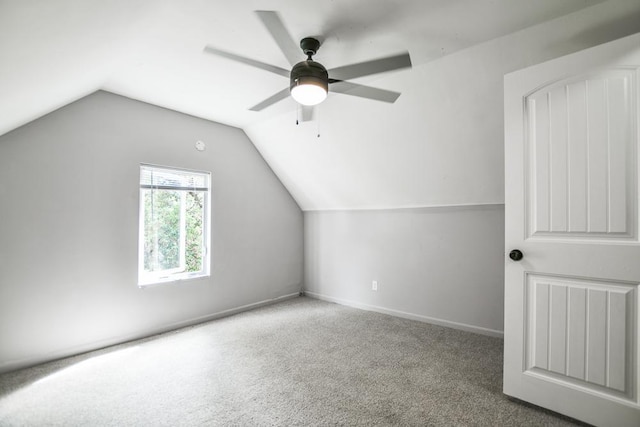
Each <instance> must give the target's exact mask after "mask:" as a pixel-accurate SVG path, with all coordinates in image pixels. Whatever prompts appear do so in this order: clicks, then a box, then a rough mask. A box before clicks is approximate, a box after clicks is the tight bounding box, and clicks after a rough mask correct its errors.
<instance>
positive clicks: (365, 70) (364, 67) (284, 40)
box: [204, 10, 411, 111]
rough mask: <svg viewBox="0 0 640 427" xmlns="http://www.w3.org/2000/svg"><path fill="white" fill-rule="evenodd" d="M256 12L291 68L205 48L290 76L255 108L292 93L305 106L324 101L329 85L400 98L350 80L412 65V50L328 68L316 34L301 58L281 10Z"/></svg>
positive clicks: (305, 42) (364, 95) (383, 98)
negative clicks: (318, 57)
mask: <svg viewBox="0 0 640 427" xmlns="http://www.w3.org/2000/svg"><path fill="white" fill-rule="evenodd" d="M256 14H257V15H258V17H259V18H260V20H261V21H262V23H263V24H264V26H265V27H266V28H267V30H268V31H269V33H271V36H272V37H273V38H274V40H275V41H276V43H277V44H278V46H279V47H280V50H282V53H283V54H284V56H285V57H286V58H287V60H288V61H289V63H290V64H291V65H292V67H293V68H292V69H291V71H289V70H285V69H284V68H280V67H277V66H275V65H270V64H265V63H264V62H260V61H257V60H255V59H251V58H246V57H244V56H240V55H236V54H234V53H230V52H226V51H224V50H220V49H217V48H215V47H213V46H206V47H205V48H204V51H205V52H207V53H211V54H214V55H217V56H221V57H223V58H227V59H231V60H233V61H237V62H241V63H243V64H246V65H250V66H252V67H256V68H260V69H262V70H266V71H269V72H272V73H275V74H278V75H281V76H284V77H288V78H289V87H287V88H285V89H283V90H281V91H279V92H277V93H276V94H274V95H272V96H270V97H269V98H267V99H265V100H264V101H262V102H260V103H258V104H256V105H254V106H253V107H251V108H250V110H251V111H261V110H263V109H265V108H267V107H269V106H271V105H273V104H275V103H276V102H278V101H281V100H283V99H285V98H286V97H287V96H289V94H291V96H292V97H293V99H294V100H296V101H297V102H298V103H299V104H301V105H302V106H303V107H305V106H313V105H317V104H319V103H321V102H322V101H324V99H325V98H326V97H327V93H328V91H329V85H331V91H332V92H337V93H342V94H346V95H353V96H359V97H361V98H368V99H373V100H376V101H383V102H389V103H393V102H395V101H396V99H398V97H399V96H400V93H398V92H392V91H388V90H384V89H378V88H374V87H370V86H364V85H361V84H357V83H351V82H348V81H346V80H347V79H353V78H357V77H363V76H368V75H372V74H377V73H382V72H385V71H393V70H399V69H403V68H410V67H411V57H410V56H409V53H408V52H404V53H401V54H398V55H394V56H389V57H385V58H380V59H374V60H371V61H365V62H360V63H357V64H352V65H346V66H342V67H337V68H332V69H330V70H328V71H327V69H326V68H325V67H324V66H322V64H320V63H319V62H316V61H314V60H313V55H315V54H316V53H317V52H318V49H319V48H320V44H321V43H320V41H319V40H318V39H316V38H314V37H305V38H303V39H302V40H301V41H300V48H301V49H302V52H303V53H304V54H305V55H307V59H306V60H303V61H300V51H299V50H298V47H297V46H296V43H295V42H294V41H293V39H292V37H291V36H290V35H289V32H288V31H287V29H286V27H285V26H284V24H283V23H282V20H281V19H280V16H279V15H278V13H277V12H274V11H266V10H257V11H256Z"/></svg>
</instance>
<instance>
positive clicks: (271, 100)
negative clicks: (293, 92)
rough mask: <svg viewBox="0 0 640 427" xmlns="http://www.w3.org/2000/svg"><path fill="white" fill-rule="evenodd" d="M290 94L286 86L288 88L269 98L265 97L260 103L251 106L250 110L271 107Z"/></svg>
mask: <svg viewBox="0 0 640 427" xmlns="http://www.w3.org/2000/svg"><path fill="white" fill-rule="evenodd" d="M288 96H289V88H288V87H286V88H284V89H282V90H281V91H280V92H278V93H276V94H275V95H272V96H270V97H269V98H267V99H265V100H264V101H262V102H260V103H259V104H256V105H254V106H253V107H251V108H249V110H251V111H261V110H264V109H265V108H267V107H269V106H270V105H273V104H275V103H276V102H278V101H281V100H283V99H285V98H286V97H288Z"/></svg>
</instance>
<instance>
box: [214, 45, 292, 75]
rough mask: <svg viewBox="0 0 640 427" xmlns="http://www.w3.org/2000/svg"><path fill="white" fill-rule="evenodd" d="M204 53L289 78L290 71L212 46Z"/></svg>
mask: <svg viewBox="0 0 640 427" xmlns="http://www.w3.org/2000/svg"><path fill="white" fill-rule="evenodd" d="M204 51H205V52H207V53H211V54H214V55H218V56H221V57H223V58H227V59H231V60H233V61H236V62H241V63H243V64H246V65H250V66H252V67H256V68H260V69H261V70H266V71H270V72H272V73H275V74H278V75H280V76H284V77H287V78H289V70H285V69H284V68H280V67H276V66H275V65H270V64H265V63H264V62H260V61H256V60H255V59H251V58H245V57H244V56H240V55H236V54H235V53H231V52H225V51H224V50H220V49H216V48H215V47H212V46H205V48H204Z"/></svg>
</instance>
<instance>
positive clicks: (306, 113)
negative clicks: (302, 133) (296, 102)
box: [300, 105, 316, 122]
mask: <svg viewBox="0 0 640 427" xmlns="http://www.w3.org/2000/svg"><path fill="white" fill-rule="evenodd" d="M315 111H316V110H315V108H314V107H313V105H301V106H300V121H301V122H310V121H311V120H313V116H314V115H315Z"/></svg>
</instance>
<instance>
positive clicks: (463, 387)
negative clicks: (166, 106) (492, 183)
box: [0, 297, 584, 426]
mask: <svg viewBox="0 0 640 427" xmlns="http://www.w3.org/2000/svg"><path fill="white" fill-rule="evenodd" d="M501 390H502V340H500V339H498V338H492V337H487V336H482V335H476V334H473V333H469V332H463V331H459V330H454V329H449V328H445V327H441V326H435V325H430V324H426V323H421V322H417V321H412V320H406V319H401V318H396V317H392V316H387V315H384V314H379V313H374V312H368V311H363V310H358V309H354V308H350V307H345V306H341V305H337V304H332V303H327V302H323V301H319V300H315V299H311V298H308V297H301V298H295V299H292V300H288V301H285V302H282V303H279V304H275V305H271V306H268V307H263V308H260V309H256V310H253V311H249V312H245V313H241V314H237V315H234V316H230V317H227V318H223V319H218V320H214V321H211V322H208V323H204V324H200V325H196V326H192V327H189V328H184V329H181V330H178V331H174V332H170V333H166V334H162V335H157V336H154V337H151V338H147V339H144V340H140V341H135V342H131V343H127V344H122V345H118V346H114V347H109V348H106V349H103V350H99V351H95V352H91V353H87V354H83V355H79V356H75V357H70V358H67V359H62V360H58V361H55V362H50V363H46V364H43V365H40V366H36V367H32V368H28V369H23V370H20V371H15V372H10V373H6V374H4V375H2V376H0V425H1V426H326V425H345V426H375V425H389V426H391V425H399V426H569V425H584V424H580V423H577V422H575V421H573V420H570V419H568V418H565V417H561V416H559V415H556V414H553V413H551V412H549V411H545V410H543V409H539V408H536V407H533V406H531V405H526V404H523V403H521V402H517V401H513V400H510V399H508V398H507V397H505V396H504V395H503V394H502V391H501Z"/></svg>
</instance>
